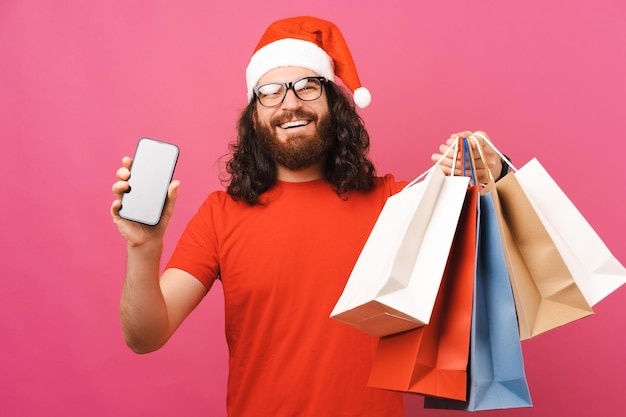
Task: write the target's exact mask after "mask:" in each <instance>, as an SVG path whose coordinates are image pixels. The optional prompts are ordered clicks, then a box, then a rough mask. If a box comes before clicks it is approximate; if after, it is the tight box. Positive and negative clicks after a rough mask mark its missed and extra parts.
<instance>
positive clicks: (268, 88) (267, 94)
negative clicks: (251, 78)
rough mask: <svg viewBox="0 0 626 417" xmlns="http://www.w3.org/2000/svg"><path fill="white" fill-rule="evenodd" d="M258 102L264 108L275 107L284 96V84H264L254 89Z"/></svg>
mask: <svg viewBox="0 0 626 417" xmlns="http://www.w3.org/2000/svg"><path fill="white" fill-rule="evenodd" d="M256 94H257V96H258V97H259V101H260V102H261V104H262V105H264V106H276V105H278V104H280V102H281V101H283V97H284V96H285V85H284V84H264V85H261V86H259V87H258V88H257V89H256Z"/></svg>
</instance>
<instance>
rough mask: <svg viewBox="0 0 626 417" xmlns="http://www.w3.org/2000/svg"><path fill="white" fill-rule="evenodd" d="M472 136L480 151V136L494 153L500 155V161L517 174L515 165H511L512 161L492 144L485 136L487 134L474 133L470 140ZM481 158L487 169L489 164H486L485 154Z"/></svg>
mask: <svg viewBox="0 0 626 417" xmlns="http://www.w3.org/2000/svg"><path fill="white" fill-rule="evenodd" d="M472 136H474V140H476V143H477V144H478V148H479V149H480V143H479V142H478V140H477V139H476V136H479V137H480V138H482V139H483V140H484V141H485V143H486V144H487V145H489V146H491V149H493V150H494V151H495V152H496V153H497V154H498V156H499V157H500V159H501V160H502V161H504V163H506V164H507V165H508V166H509V168H510V169H511V171H513V172H517V169H516V168H515V167H514V166H513V164H512V163H511V161H510V160H509V158H507V157H506V156H504V154H503V153H502V152H500V150H499V149H498V148H496V147H495V146H494V144H493V143H492V142H491V140H489V138H488V137H487V135H485V134H484V133H482V132H474V133H472V134H471V135H470V138H471V137H472ZM481 158H482V160H483V162H485V167H486V166H487V164H486V159H485V157H484V153H483V154H481ZM487 170H488V171H489V169H487ZM490 175H491V172H490Z"/></svg>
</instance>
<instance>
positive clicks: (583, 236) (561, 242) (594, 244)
mask: <svg viewBox="0 0 626 417" xmlns="http://www.w3.org/2000/svg"><path fill="white" fill-rule="evenodd" d="M515 177H516V178H517V180H518V182H519V183H520V185H521V186H522V188H523V189H524V191H525V192H526V194H527V195H528V199H529V200H530V202H531V204H532V205H533V206H534V207H535V209H536V211H537V214H538V215H539V217H540V219H541V220H542V222H543V223H544V226H545V227H546V230H547V231H548V233H549V234H550V237H551V238H552V240H553V241H554V243H555V245H556V246H557V248H558V250H559V252H560V253H561V256H562V257H563V260H564V261H565V263H566V265H567V267H568V268H569V270H570V272H571V273H572V277H573V278H574V281H575V282H576V284H577V285H578V287H579V288H580V290H581V292H582V293H583V295H584V296H585V299H586V300H587V302H588V303H589V305H590V306H593V305H595V304H597V303H598V302H599V301H600V300H602V299H603V298H604V297H606V296H607V295H609V294H611V293H612V292H613V291H615V290H616V289H618V288H619V287H620V286H621V285H622V284H624V283H625V282H626V269H624V267H623V266H622V265H621V264H620V263H619V261H618V260H617V259H616V258H615V257H614V256H613V254H612V253H611V252H610V251H609V249H608V248H607V246H606V245H605V244H604V242H603V241H602V240H601V239H600V237H599V236H598V234H597V233H596V232H595V231H594V230H593V229H592V227H591V226H590V225H589V223H588V222H587V220H585V218H584V217H583V215H582V214H581V213H580V212H579V211H578V209H577V208H576V207H575V206H574V204H573V203H572V202H571V201H570V200H569V198H568V197H567V196H566V195H565V193H564V192H563V191H562V190H561V188H560V187H559V186H558V185H557V184H556V182H555V181H554V180H553V179H552V177H551V176H550V174H548V172H547V171H546V170H545V169H544V167H543V166H542V165H541V164H540V163H539V161H538V160H537V159H536V158H534V159H532V160H531V161H530V162H528V163H527V164H526V165H524V166H523V167H521V168H519V169H518V170H517V172H516V173H515Z"/></svg>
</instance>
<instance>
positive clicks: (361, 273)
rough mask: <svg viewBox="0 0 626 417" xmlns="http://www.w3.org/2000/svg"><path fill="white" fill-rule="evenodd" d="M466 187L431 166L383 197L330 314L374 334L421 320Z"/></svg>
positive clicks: (426, 315)
mask: <svg viewBox="0 0 626 417" xmlns="http://www.w3.org/2000/svg"><path fill="white" fill-rule="evenodd" d="M468 185H469V178H467V177H448V176H445V175H444V174H443V171H442V170H441V168H440V167H439V166H438V165H435V166H434V167H433V169H432V170H431V172H430V173H429V174H428V175H427V176H426V178H425V179H424V180H423V181H421V182H418V183H415V184H410V185H409V186H407V187H406V188H405V189H404V190H402V191H400V192H399V193H398V194H395V195H393V196H391V197H389V198H388V199H387V202H386V203H385V206H384V207H383V209H382V211H381V213H380V215H379V217H378V219H377V221H376V224H375V225H374V228H373V229H372V231H371V233H370V236H369V238H368V240H367V242H366V243H365V246H364V247H363V250H362V251H361V254H360V255H359V258H358V260H357V262H356V264H355V266H354V268H353V270H352V273H351V275H350V277H349V279H348V282H347V284H346V286H345V288H344V291H343V294H342V295H341V297H340V298H339V300H338V301H337V304H336V305H335V308H334V309H333V311H332V313H331V315H330V317H331V318H333V319H335V320H338V321H341V322H343V323H346V324H349V325H351V326H354V327H356V328H358V329H361V330H363V331H365V332H367V333H369V334H372V335H375V336H384V335H389V334H394V333H399V332H402V331H404V330H409V329H412V328H416V327H419V326H422V325H424V324H427V323H428V322H429V320H430V316H431V313H432V310H433V306H434V303H435V298H436V297H437V292H438V291H439V286H440V284H441V279H442V277H443V272H444V269H445V266H446V262H447V260H448V255H449V253H450V248H451V246H452V240H453V238H454V234H455V231H456V226H457V223H458V219H459V216H460V214H461V209H462V207H463V202H464V199H465V195H466V192H467V188H468Z"/></svg>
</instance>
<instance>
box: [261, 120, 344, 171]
mask: <svg viewBox="0 0 626 417" xmlns="http://www.w3.org/2000/svg"><path fill="white" fill-rule="evenodd" d="M293 118H306V119H309V120H311V123H317V129H316V131H315V133H313V134H309V135H298V134H294V135H289V136H288V137H287V139H285V140H284V141H281V140H279V139H278V137H277V135H276V127H277V126H279V125H281V124H282V123H285V122H287V121H289V120H292V119H293ZM255 130H256V133H257V135H258V138H259V141H260V143H261V145H262V146H263V147H264V149H265V150H266V152H267V153H268V154H269V155H270V157H271V158H272V159H273V160H274V162H275V163H276V164H278V165H281V166H283V167H285V168H287V169H288V170H290V171H300V170H303V169H306V168H309V167H311V166H313V165H315V164H318V163H320V162H323V161H324V160H325V159H326V156H327V155H328V151H329V149H330V148H331V145H332V143H333V140H332V138H333V137H334V128H333V125H332V120H331V117H330V115H328V114H326V115H323V116H321V117H320V118H318V117H317V116H316V115H315V114H311V113H309V112H307V111H305V110H302V109H299V110H296V111H293V112H287V113H283V114H281V115H280V116H279V117H274V118H272V119H271V120H270V123H269V126H268V125H265V124H262V123H259V122H258V121H257V122H255Z"/></svg>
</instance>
